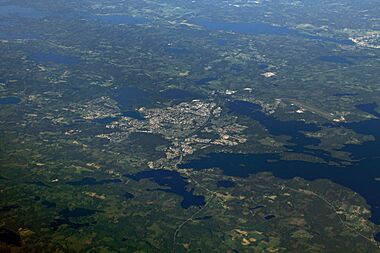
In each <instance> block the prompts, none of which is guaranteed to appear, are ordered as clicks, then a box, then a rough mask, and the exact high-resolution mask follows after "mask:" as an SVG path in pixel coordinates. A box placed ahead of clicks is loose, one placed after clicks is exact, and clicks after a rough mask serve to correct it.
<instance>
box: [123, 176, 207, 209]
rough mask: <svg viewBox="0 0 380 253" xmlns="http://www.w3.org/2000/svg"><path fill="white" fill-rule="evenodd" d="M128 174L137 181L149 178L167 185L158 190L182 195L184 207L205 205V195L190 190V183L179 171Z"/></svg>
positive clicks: (159, 183) (161, 184)
mask: <svg viewBox="0 0 380 253" xmlns="http://www.w3.org/2000/svg"><path fill="white" fill-rule="evenodd" d="M126 176H127V177H129V178H131V179H133V180H136V181H140V180H142V179H149V180H151V181H153V182H155V183H156V184H158V185H160V186H163V187H167V188H168V189H166V188H165V189H156V190H158V191H165V192H170V193H174V194H177V195H179V196H181V197H182V201H181V206H182V207H183V208H189V207H191V206H203V205H205V198H204V196H200V195H194V189H190V190H188V189H187V186H188V184H189V183H188V182H187V180H186V178H184V177H182V176H181V174H179V173H178V172H177V171H170V170H147V171H142V172H139V173H137V174H134V175H126Z"/></svg>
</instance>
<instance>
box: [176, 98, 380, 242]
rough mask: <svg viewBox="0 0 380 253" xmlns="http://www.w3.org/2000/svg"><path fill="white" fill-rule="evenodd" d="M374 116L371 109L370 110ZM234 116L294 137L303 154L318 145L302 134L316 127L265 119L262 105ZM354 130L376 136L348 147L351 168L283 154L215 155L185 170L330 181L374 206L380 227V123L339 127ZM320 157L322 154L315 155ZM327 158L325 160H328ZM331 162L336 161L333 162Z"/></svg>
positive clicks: (236, 107) (235, 107)
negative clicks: (261, 173) (245, 117)
mask: <svg viewBox="0 0 380 253" xmlns="http://www.w3.org/2000/svg"><path fill="white" fill-rule="evenodd" d="M366 108H367V109H369V111H371V112H372V113H373V112H374V110H375V108H376V107H375V108H374V107H373V106H372V105H371V106H369V107H366ZM230 109H232V111H233V112H235V113H239V114H243V115H245V116H248V117H250V118H252V119H254V120H257V121H259V122H260V123H261V124H263V125H264V126H265V127H266V128H267V129H268V131H269V132H270V133H271V134H274V135H282V134H284V135H290V136H291V137H292V139H291V141H292V143H293V145H295V148H293V150H296V151H297V152H300V153H305V151H306V152H308V150H307V148H305V144H307V145H315V144H317V143H318V141H314V140H312V139H311V138H309V137H306V136H305V135H304V134H303V133H301V132H300V131H307V132H310V131H311V132H313V131H317V130H318V129H319V127H318V126H316V125H313V124H306V123H303V122H298V121H293V122H283V121H280V120H277V119H275V118H273V117H271V116H270V115H265V114H264V113H262V112H261V111H258V109H259V107H258V105H255V104H251V103H248V102H244V103H241V102H239V103H238V104H236V103H232V108H231V107H230ZM339 126H340V127H345V128H348V129H352V130H354V131H355V132H357V133H360V134H365V135H373V136H374V137H375V141H369V142H366V143H364V144H362V145H347V146H346V147H344V148H343V150H342V151H346V152H349V153H351V154H352V159H353V160H354V161H355V162H354V163H353V164H351V165H345V166H343V165H339V166H338V165H330V164H327V163H312V162H305V161H294V160H282V159H281V156H280V154H227V153H212V154H209V155H207V156H203V157H201V158H199V159H195V160H192V161H189V162H187V163H184V164H182V165H181V168H192V169H195V170H203V169H210V168H220V169H221V170H222V171H223V172H224V174H226V175H229V176H236V177H247V176H248V175H249V174H254V173H258V172H264V171H269V172H271V173H273V175H274V176H276V177H280V178H283V179H291V178H294V177H301V178H304V179H306V180H315V179H330V180H332V181H333V182H335V183H338V184H341V185H343V186H345V187H348V188H350V189H352V190H353V191H355V192H357V193H359V194H360V195H361V196H363V197H364V198H365V199H366V201H367V203H368V204H369V205H370V206H371V211H372V217H371V220H372V221H373V222H374V223H376V224H380V208H379V207H380V182H379V181H377V180H376V178H379V177H380V169H379V166H380V153H379V151H380V131H379V130H380V120H367V121H362V122H353V123H342V124H337V127H339ZM314 155H316V156H319V155H320V153H314ZM324 155H325V154H323V157H322V158H323V159H326V157H325V156H324ZM327 161H333V159H329V160H327ZM378 237H380V236H378Z"/></svg>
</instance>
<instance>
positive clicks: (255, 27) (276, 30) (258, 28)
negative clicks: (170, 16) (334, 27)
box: [194, 18, 354, 45]
mask: <svg viewBox="0 0 380 253" xmlns="http://www.w3.org/2000/svg"><path fill="white" fill-rule="evenodd" d="M194 23H195V24H197V25H200V26H203V27H205V28H207V29H208V30H212V31H232V32H236V33H243V34H252V35H282V36H298V37H302V38H306V39H313V40H319V41H324V42H333V43H338V44H343V45H354V43H353V42H352V41H351V40H349V39H335V38H329V37H322V36H318V35H312V34H306V33H302V32H300V31H297V30H295V29H290V28H287V27H282V26H274V25H271V24H266V23H260V22H256V23H233V22H226V21H214V20H208V19H205V18H195V19H194Z"/></svg>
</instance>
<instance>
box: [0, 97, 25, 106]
mask: <svg viewBox="0 0 380 253" xmlns="http://www.w3.org/2000/svg"><path fill="white" fill-rule="evenodd" d="M20 102H21V99H20V98H18V97H5V98H0V105H15V104H18V103H20Z"/></svg>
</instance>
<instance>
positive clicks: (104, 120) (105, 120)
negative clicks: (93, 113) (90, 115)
mask: <svg viewBox="0 0 380 253" xmlns="http://www.w3.org/2000/svg"><path fill="white" fill-rule="evenodd" d="M118 119H119V118H118V117H105V118H100V119H94V120H93V122H95V123H99V124H103V125H107V124H110V123H111V122H113V121H115V120H118Z"/></svg>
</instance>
